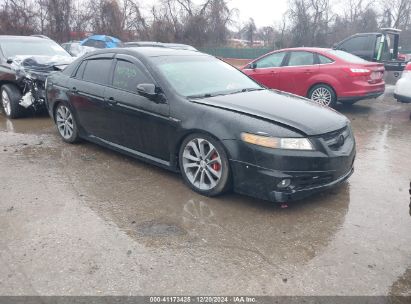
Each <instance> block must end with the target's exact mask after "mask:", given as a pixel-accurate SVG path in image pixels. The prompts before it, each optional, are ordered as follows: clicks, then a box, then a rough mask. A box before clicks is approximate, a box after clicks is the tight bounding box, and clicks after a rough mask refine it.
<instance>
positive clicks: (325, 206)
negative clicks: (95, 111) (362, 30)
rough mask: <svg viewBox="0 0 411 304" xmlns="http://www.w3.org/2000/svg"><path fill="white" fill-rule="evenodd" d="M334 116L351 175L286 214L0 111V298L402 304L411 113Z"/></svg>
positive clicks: (409, 243) (410, 254)
mask: <svg viewBox="0 0 411 304" xmlns="http://www.w3.org/2000/svg"><path fill="white" fill-rule="evenodd" d="M339 110H340V111H341V112H343V113H344V114H346V115H347V116H348V117H349V118H350V119H351V120H352V124H353V128H354V132H355V136H356V140H357V144H358V147H357V159H356V163H355V169H356V171H355V173H354V175H353V176H352V177H351V178H350V180H349V181H348V182H346V183H344V184H343V185H342V186H340V187H338V188H336V189H333V190H331V191H328V192H326V193H323V194H320V195H317V196H314V197H312V198H310V199H307V200H304V201H300V202H296V203H293V204H291V205H290V207H289V208H288V209H281V208H279V207H278V206H277V205H275V204H272V203H268V202H264V201H260V200H256V199H252V198H248V197H243V196H240V195H236V194H228V195H225V196H222V197H220V198H214V199H212V198H206V197H202V196H200V195H197V194H195V193H193V192H192V191H190V190H189V189H188V188H187V187H186V186H185V185H184V184H183V182H182V180H181V178H180V177H179V175H177V174H173V173H170V172H167V171H165V170H162V169H158V168H156V167H154V166H151V165H147V164H144V163H142V162H140V161H136V160H133V159H131V158H128V157H125V156H122V155H120V154H118V153H115V152H111V151H109V150H107V149H104V148H101V147H99V146H96V145H93V144H90V143H81V144H78V145H68V144H64V143H63V142H62V141H61V140H60V139H59V137H58V135H57V131H56V130H55V128H54V126H53V124H52V122H51V120H50V119H49V118H48V117H44V116H43V117H34V118H25V119H19V120H13V121H11V120H8V119H6V118H5V117H4V115H3V114H0V295H103V294H104V295H107V294H110V295H153V294H157V295H158V294H167V295H195V294H202V295H207V294H211V295H218V294H224V295H236V294H242V295H411V217H410V207H409V203H410V194H409V193H408V190H409V184H410V180H411V120H410V112H411V105H404V104H399V103H397V102H395V101H394V99H393V98H392V97H391V96H390V94H388V95H387V96H385V97H384V98H380V99H378V100H370V101H363V102H360V103H358V104H357V105H355V106H353V107H351V108H343V107H340V108H339Z"/></svg>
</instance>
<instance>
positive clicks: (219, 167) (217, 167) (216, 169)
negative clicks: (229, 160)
mask: <svg viewBox="0 0 411 304" xmlns="http://www.w3.org/2000/svg"><path fill="white" fill-rule="evenodd" d="M216 158H218V155H217V153H214V154H213V156H211V159H216ZM211 168H213V170H214V171H217V172H218V171H220V170H221V165H220V164H219V163H213V164H212V165H211Z"/></svg>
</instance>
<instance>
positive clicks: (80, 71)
mask: <svg viewBox="0 0 411 304" xmlns="http://www.w3.org/2000/svg"><path fill="white" fill-rule="evenodd" d="M86 64H87V61H86V60H84V61H83V62H82V63H81V64H80V66H79V68H78V69H77V72H76V75H75V76H74V77H75V78H77V79H82V78H83V74H84V69H85V68H86Z"/></svg>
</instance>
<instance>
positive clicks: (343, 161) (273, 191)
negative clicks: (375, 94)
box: [226, 127, 356, 202]
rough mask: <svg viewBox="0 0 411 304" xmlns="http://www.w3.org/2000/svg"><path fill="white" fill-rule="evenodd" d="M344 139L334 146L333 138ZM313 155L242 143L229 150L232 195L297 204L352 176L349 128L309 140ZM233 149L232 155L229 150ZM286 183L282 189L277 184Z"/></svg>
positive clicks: (352, 165)
mask: <svg viewBox="0 0 411 304" xmlns="http://www.w3.org/2000/svg"><path fill="white" fill-rule="evenodd" d="M341 135H344V136H345V137H346V138H345V142H344V143H343V144H342V145H341V146H336V145H335V141H334V138H336V137H337V138H338V137H339V136H341ZM310 140H311V142H312V143H313V145H314V146H315V150H314V151H294V150H281V149H269V148H263V147H259V146H254V145H249V144H246V143H243V142H237V143H232V145H233V146H230V145H229V144H228V143H226V145H227V144H228V145H227V146H228V147H229V149H228V150H229V151H230V154H231V155H230V156H231V158H230V165H231V169H232V172H233V186H234V191H235V192H237V193H240V194H244V195H248V196H252V197H256V198H260V199H263V200H269V201H273V202H287V201H293V200H300V199H303V198H306V197H307V196H310V195H312V194H314V193H316V192H320V191H323V190H326V189H328V188H331V187H334V186H336V185H338V184H340V183H342V182H343V181H345V180H346V179H348V178H349V177H350V176H351V174H352V173H353V172H354V160H355V155H356V151H355V140H354V137H353V135H352V132H351V130H350V128H349V127H347V128H346V129H345V130H338V131H335V132H331V133H329V134H324V135H321V136H316V137H310ZM234 145H235V146H236V147H237V149H236V150H237V151H239V153H236V152H235V151H234V157H233V149H232V148H233V147H234ZM284 180H286V181H287V182H286V185H282V184H280V183H281V182H282V181H284Z"/></svg>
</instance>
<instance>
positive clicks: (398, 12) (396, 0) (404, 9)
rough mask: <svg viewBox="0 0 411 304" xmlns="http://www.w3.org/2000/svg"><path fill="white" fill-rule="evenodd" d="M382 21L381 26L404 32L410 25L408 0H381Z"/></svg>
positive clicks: (410, 5)
mask: <svg viewBox="0 0 411 304" xmlns="http://www.w3.org/2000/svg"><path fill="white" fill-rule="evenodd" d="M381 4H382V6H383V10H384V11H383V19H382V22H381V25H382V26H384V27H394V28H399V29H403V30H406V29H408V27H409V26H410V25H411V1H410V0H381Z"/></svg>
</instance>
